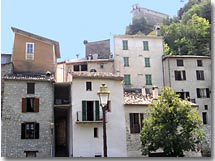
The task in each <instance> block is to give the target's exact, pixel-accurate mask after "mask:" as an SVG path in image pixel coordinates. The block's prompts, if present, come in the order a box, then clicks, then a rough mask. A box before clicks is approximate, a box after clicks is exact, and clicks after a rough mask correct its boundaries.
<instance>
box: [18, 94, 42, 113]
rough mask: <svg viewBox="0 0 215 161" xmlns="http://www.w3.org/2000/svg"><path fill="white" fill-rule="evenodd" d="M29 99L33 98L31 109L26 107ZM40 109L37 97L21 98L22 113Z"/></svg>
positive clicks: (34, 111)
mask: <svg viewBox="0 0 215 161" xmlns="http://www.w3.org/2000/svg"><path fill="white" fill-rule="evenodd" d="M30 100H33V104H32V103H30V104H32V106H33V110H32V111H31V110H30V108H31V107H28V105H29V102H28V101H30ZM39 109H40V100H39V98H37V97H26V98H22V113H29V112H33V113H38V112H39Z"/></svg>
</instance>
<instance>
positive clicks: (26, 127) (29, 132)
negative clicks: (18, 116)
mask: <svg viewBox="0 0 215 161" xmlns="http://www.w3.org/2000/svg"><path fill="white" fill-rule="evenodd" d="M39 131H40V125H39V123H37V122H27V123H22V124H21V139H39V133H40V132H39Z"/></svg>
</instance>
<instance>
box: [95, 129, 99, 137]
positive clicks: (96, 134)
mask: <svg viewBox="0 0 215 161" xmlns="http://www.w3.org/2000/svg"><path fill="white" fill-rule="evenodd" d="M98 137H99V136H98V128H97V127H96V128H94V138H98Z"/></svg>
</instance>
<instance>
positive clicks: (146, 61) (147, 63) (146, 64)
mask: <svg viewBox="0 0 215 161" xmlns="http://www.w3.org/2000/svg"><path fill="white" fill-rule="evenodd" d="M145 67H150V58H145Z"/></svg>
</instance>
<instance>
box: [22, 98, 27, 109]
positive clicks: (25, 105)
mask: <svg viewBox="0 0 215 161" xmlns="http://www.w3.org/2000/svg"><path fill="white" fill-rule="evenodd" d="M22 112H27V99H26V98H22Z"/></svg>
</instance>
